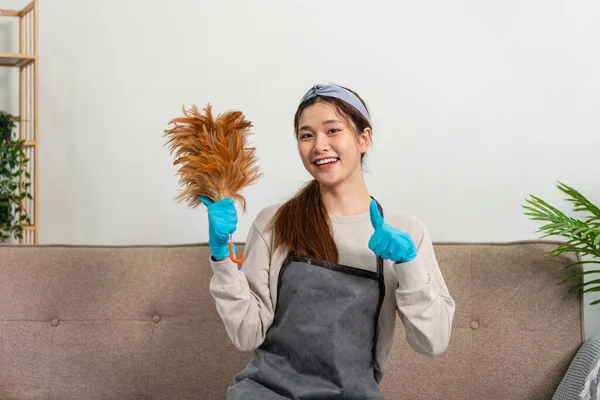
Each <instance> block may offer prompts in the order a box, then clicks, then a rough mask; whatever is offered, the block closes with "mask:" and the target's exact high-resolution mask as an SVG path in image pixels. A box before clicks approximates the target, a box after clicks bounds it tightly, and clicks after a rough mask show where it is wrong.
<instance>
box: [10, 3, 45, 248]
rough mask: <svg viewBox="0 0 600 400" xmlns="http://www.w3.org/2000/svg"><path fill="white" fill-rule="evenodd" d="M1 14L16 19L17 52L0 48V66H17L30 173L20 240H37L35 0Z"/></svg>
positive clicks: (21, 130) (21, 126)
mask: <svg viewBox="0 0 600 400" xmlns="http://www.w3.org/2000/svg"><path fill="white" fill-rule="evenodd" d="M0 17H8V18H18V19H19V52H18V53H2V52H0V66H1V67H8V68H18V69H19V138H20V139H25V140H26V142H25V154H26V155H27V158H29V163H28V164H27V171H28V172H29V174H30V175H31V186H30V187H29V193H30V194H31V196H32V197H33V200H30V199H28V198H25V199H24V201H23V207H24V208H25V210H26V212H27V215H28V216H29V218H30V220H31V225H24V226H23V239H21V240H20V243H25V244H37V243H38V226H39V225H38V220H39V218H38V216H39V211H38V210H39V195H38V193H39V185H38V184H39V174H38V170H39V167H38V166H39V163H38V155H39V148H38V137H39V133H38V130H39V124H38V114H39V113H38V0H32V1H31V3H29V4H28V5H27V6H25V7H24V8H23V9H22V10H7V9H1V8H0Z"/></svg>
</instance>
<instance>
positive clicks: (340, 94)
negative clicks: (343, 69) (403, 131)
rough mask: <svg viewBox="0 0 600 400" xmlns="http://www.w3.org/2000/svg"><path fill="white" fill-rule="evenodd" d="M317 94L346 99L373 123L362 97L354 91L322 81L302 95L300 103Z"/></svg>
mask: <svg viewBox="0 0 600 400" xmlns="http://www.w3.org/2000/svg"><path fill="white" fill-rule="evenodd" d="M317 96H326V97H335V98H337V99H340V100H342V101H345V102H346V103H348V104H350V105H351V106H352V107H354V108H356V109H357V110H358V111H359V112H360V113H361V114H362V115H363V116H364V117H365V118H366V119H367V121H369V125H371V118H369V113H368V112H367V109H366V108H365V106H364V105H363V103H362V101H360V99H359V98H358V97H356V95H354V93H352V92H350V91H348V90H346V89H344V88H342V87H339V86H336V85H328V84H321V83H320V84H316V85H314V86H313V87H312V88H310V90H309V91H308V92H306V94H305V95H304V97H302V100H300V104H302V103H304V102H305V101H306V100H309V99H312V98H313V97H317Z"/></svg>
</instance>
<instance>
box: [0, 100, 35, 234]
mask: <svg viewBox="0 0 600 400" xmlns="http://www.w3.org/2000/svg"><path fill="white" fill-rule="evenodd" d="M16 121H17V118H16V117H15V116H14V115H11V114H10V113H7V112H4V111H0V242H5V241H7V240H9V239H10V238H11V237H14V238H15V239H22V238H23V226H22V225H23V224H24V223H26V224H31V221H30V219H29V216H28V215H27V210H26V209H25V208H24V207H23V200H24V199H25V198H29V199H32V197H31V194H30V193H29V187H30V186H31V176H30V174H29V172H28V171H27V163H28V162H29V159H28V158H27V155H26V154H25V140H21V139H20V140H16V138H13V129H14V128H15V126H16V124H15V122H16Z"/></svg>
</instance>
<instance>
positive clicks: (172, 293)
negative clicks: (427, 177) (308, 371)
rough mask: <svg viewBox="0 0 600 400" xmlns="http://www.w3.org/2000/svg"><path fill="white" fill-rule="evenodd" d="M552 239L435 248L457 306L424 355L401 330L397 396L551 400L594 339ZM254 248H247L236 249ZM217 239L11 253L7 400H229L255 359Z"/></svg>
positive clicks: (2, 315)
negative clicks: (217, 262)
mask: <svg viewBox="0 0 600 400" xmlns="http://www.w3.org/2000/svg"><path fill="white" fill-rule="evenodd" d="M555 246H556V243H555V242H547V241H528V242H514V243H492V244H476V243H435V250H436V254H437V257H438V261H439V264H440V267H441V269H442V272H443V274H444V277H445V279H446V281H447V284H448V287H449V290H450V292H451V294H452V295H453V297H454V299H455V300H456V303H457V308H456V315H455V320H454V327H453V332H452V338H451V343H450V345H449V348H448V350H447V351H446V353H444V354H443V355H441V356H437V357H426V356H422V355H420V354H417V353H416V352H414V351H413V350H411V349H410V348H409V347H408V345H407V344H406V342H405V339H404V333H403V328H402V325H401V324H400V323H399V324H398V326H397V331H396V335H397V340H396V344H395V347H394V349H393V351H392V354H391V356H390V358H389V362H388V365H387V369H388V370H387V374H386V376H385V378H384V381H383V382H382V391H383V393H384V395H385V396H386V397H387V398H388V399H446V400H450V399H461V400H465V399H474V400H475V399H476V400H481V399H486V400H491V399H510V400H515V399H528V400H535V399H544V400H547V399H550V398H551V396H552V394H553V393H554V391H555V390H556V388H557V386H558V384H559V382H560V380H561V377H562V376H563V375H564V373H565V371H566V370H567V368H568V366H569V363H570V361H571V360H572V358H573V356H574V355H575V353H576V352H577V350H578V348H579V347H580V346H581V344H582V342H583V337H584V335H583V324H582V305H581V302H580V301H579V300H578V299H577V298H576V297H574V296H567V295H566V289H567V287H566V286H565V285H559V286H556V285H554V284H555V283H556V282H558V281H559V280H561V279H562V278H563V277H565V276H566V272H565V271H563V270H562V268H561V266H564V265H566V264H569V263H571V262H573V261H574V260H575V258H574V256H573V258H567V257H560V258H550V257H548V256H547V255H546V254H545V253H546V252H547V251H549V250H551V249H552V248H554V247H555ZM237 247H238V250H239V251H243V245H242V244H239V243H238V244H237ZM208 257H209V249H208V247H207V245H206V244H198V245H172V246H122V247H114V246H112V247H111V246H106V247H102V246H62V245H44V246H30V245H24V246H15V245H12V246H11V245H3V246H0V399H19V400H21V399H56V400H69V399H78V400H81V399H86V400H92V399H118V400H128V399H156V400H158V399H165V400H184V399H202V400H209V399H224V398H225V391H226V389H227V386H228V384H229V383H230V381H231V378H232V377H233V375H234V374H235V373H236V372H237V371H239V370H240V369H241V368H243V367H244V365H245V363H246V362H247V360H248V359H249V357H250V354H249V353H241V352H238V351H237V350H236V349H235V348H234V347H233V345H232V344H231V343H230V341H229V339H228V337H227V335H226V333H225V330H224V328H223V326H222V323H221V320H220V319H219V316H218V315H217V313H216V311H215V307H214V302H213V299H212V297H211V296H210V294H209V291H208V285H209V280H210V278H211V274H212V273H211V269H210V265H209V263H208Z"/></svg>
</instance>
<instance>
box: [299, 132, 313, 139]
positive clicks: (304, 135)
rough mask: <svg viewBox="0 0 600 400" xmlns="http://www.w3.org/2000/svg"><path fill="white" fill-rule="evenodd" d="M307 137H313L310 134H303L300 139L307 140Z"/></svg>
mask: <svg viewBox="0 0 600 400" xmlns="http://www.w3.org/2000/svg"><path fill="white" fill-rule="evenodd" d="M307 136H312V134H310V133H302V134H300V139H305V138H306V137H307Z"/></svg>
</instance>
